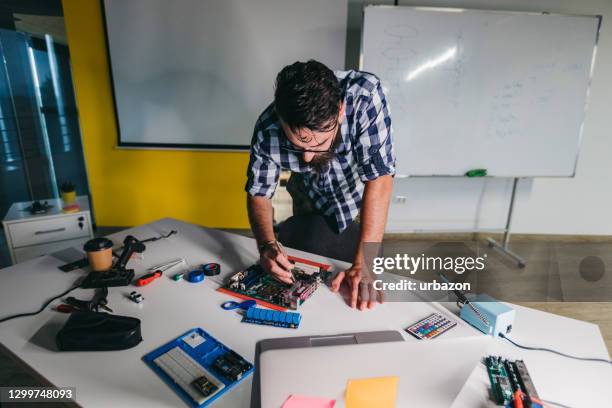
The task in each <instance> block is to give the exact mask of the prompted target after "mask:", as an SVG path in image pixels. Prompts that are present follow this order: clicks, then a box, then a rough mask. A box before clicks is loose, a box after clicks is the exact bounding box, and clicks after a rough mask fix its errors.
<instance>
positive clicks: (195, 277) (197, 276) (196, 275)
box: [187, 269, 204, 283]
mask: <svg viewBox="0 0 612 408" xmlns="http://www.w3.org/2000/svg"><path fill="white" fill-rule="evenodd" d="M203 280H204V271H203V270H202V269H196V270H195V271H191V272H189V273H188V274H187V281H188V282H191V283H198V282H202V281H203Z"/></svg>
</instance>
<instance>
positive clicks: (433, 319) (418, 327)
mask: <svg viewBox="0 0 612 408" xmlns="http://www.w3.org/2000/svg"><path fill="white" fill-rule="evenodd" d="M456 325H457V322H455V321H452V320H449V319H447V318H446V317H444V316H442V315H441V314H439V313H432V314H431V315H429V316H427V317H426V318H424V319H422V320H419V321H418V322H416V323H415V324H413V325H411V326H410V327H408V328H407V329H406V331H407V332H408V333H410V334H412V335H413V336H414V337H416V338H417V339H433V338H434V337H437V336H439V335H441V334H442V333H444V332H445V331H447V330H450V329H452V328H453V327H455V326H456Z"/></svg>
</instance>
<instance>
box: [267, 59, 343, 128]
mask: <svg viewBox="0 0 612 408" xmlns="http://www.w3.org/2000/svg"><path fill="white" fill-rule="evenodd" d="M341 97H342V92H341V90H340V85H339V83H338V79H337V78H336V75H335V74H334V72H333V71H332V70H331V69H329V68H327V67H326V66H325V65H324V64H322V63H320V62H318V61H314V60H310V61H308V62H295V63H293V64H291V65H287V66H286V67H285V68H283V69H282V70H281V72H279V73H278V75H277V76H276V87H275V91H274V107H275V109H276V113H277V114H278V116H279V117H280V118H281V119H282V120H283V122H285V123H286V124H287V126H288V127H289V129H291V130H292V131H297V130H298V129H302V128H307V129H310V130H314V131H317V132H322V131H326V130H330V129H331V128H332V127H333V126H335V125H336V121H335V120H336V118H337V117H338V112H339V109H340V99H341Z"/></svg>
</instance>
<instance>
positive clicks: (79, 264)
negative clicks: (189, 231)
mask: <svg viewBox="0 0 612 408" xmlns="http://www.w3.org/2000/svg"><path fill="white" fill-rule="evenodd" d="M176 233H177V232H176V231H175V230H172V231H170V232H169V233H167V234H162V235H159V236H157V237H151V238H146V239H141V240H139V241H140V242H141V243H147V242H155V241H159V240H160V239H165V238H169V237H171V236H172V235H174V234H176ZM123 249H124V248H119V249H118V250H123ZM113 256H116V254H115V253H114V251H113ZM87 265H89V259H87V258H81V259H78V260H76V261H73V262H70V263H67V264H64V265H60V266H58V268H59V270H61V271H63V272H70V271H74V270H75V269H81V268H84V267H86V266H87Z"/></svg>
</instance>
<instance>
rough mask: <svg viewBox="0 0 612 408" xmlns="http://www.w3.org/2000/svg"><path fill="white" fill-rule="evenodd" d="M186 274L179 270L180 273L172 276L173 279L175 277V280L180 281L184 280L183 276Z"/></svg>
mask: <svg viewBox="0 0 612 408" xmlns="http://www.w3.org/2000/svg"><path fill="white" fill-rule="evenodd" d="M184 275H185V274H184V273H183V272H179V273H177V274H175V275H174V276H172V279H173V280H174V281H175V282H178V281H180V280H183V276H184Z"/></svg>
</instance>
